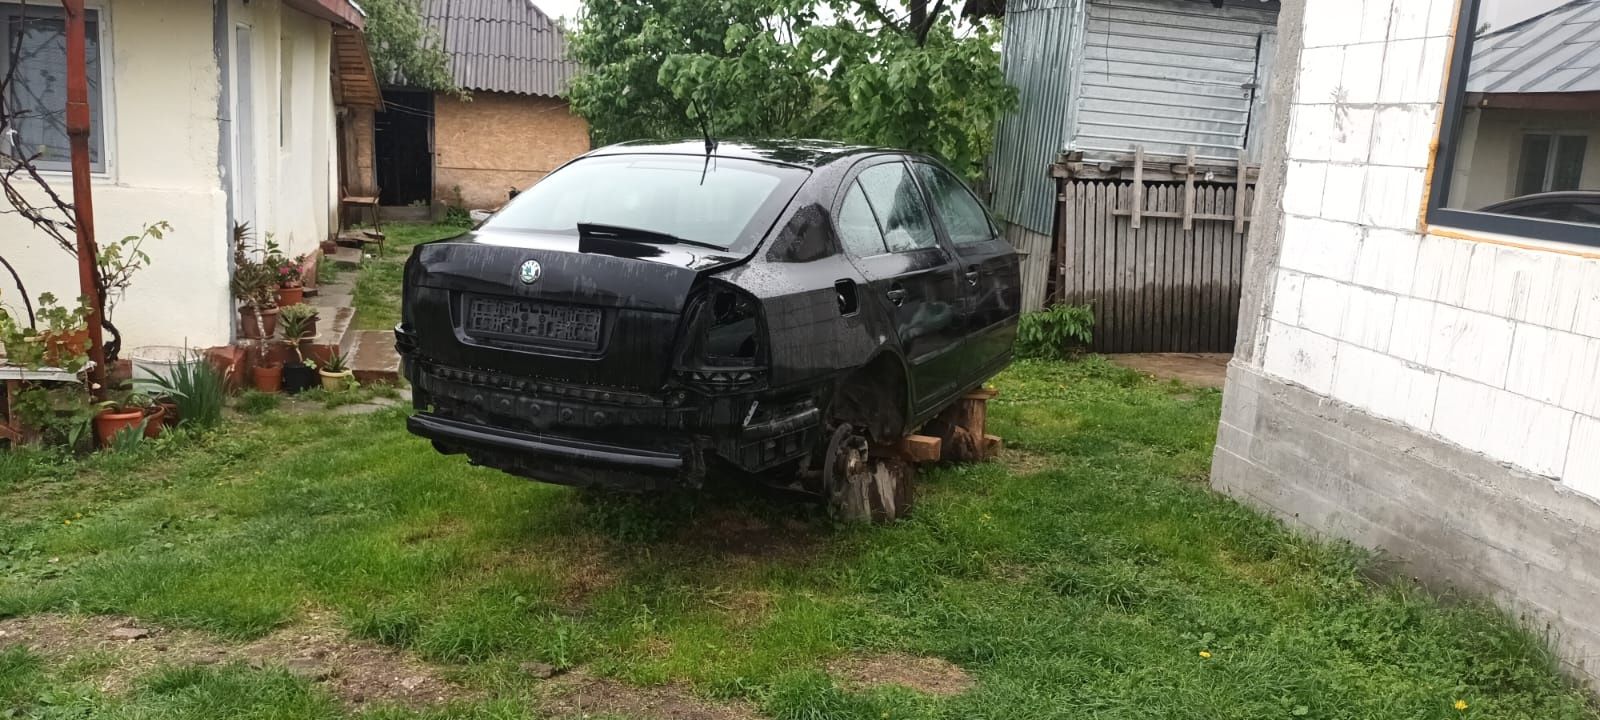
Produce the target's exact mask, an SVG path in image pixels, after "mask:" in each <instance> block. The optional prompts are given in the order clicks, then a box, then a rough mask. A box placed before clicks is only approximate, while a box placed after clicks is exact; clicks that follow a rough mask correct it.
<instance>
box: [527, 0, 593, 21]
mask: <svg viewBox="0 0 1600 720" xmlns="http://www.w3.org/2000/svg"><path fill="white" fill-rule="evenodd" d="M533 4H534V5H536V6H538V8H539V10H540V11H542V12H543V13H544V14H546V15H549V16H550V17H553V18H556V19H563V18H565V19H567V20H576V19H578V10H579V9H580V8H582V7H583V0H533Z"/></svg>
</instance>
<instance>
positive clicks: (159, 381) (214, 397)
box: [141, 357, 228, 430]
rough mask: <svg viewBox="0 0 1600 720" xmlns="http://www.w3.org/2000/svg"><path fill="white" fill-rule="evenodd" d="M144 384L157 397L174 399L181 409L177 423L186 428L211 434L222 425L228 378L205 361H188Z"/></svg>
mask: <svg viewBox="0 0 1600 720" xmlns="http://www.w3.org/2000/svg"><path fill="white" fill-rule="evenodd" d="M141 384H142V385H144V387H145V388H146V389H147V390H149V391H151V392H153V393H155V394H157V395H164V396H167V397H170V398H172V401H173V402H174V403H176V404H177V405H178V418H179V420H178V422H179V424H180V425H181V426H183V427H193V428H197V429H201V430H209V429H211V428H214V427H216V426H217V425H219V424H221V423H222V403H223V399H224V398H225V397H226V396H227V393H228V383H227V378H225V377H223V375H222V372H221V371H219V370H217V368H216V367H215V366H213V365H212V364H211V363H209V362H206V361H205V359H204V358H200V357H190V358H186V359H184V360H183V361H182V362H179V363H178V364H177V365H175V366H174V367H173V368H172V371H171V372H169V373H167V374H166V375H157V376H156V378H155V379H153V380H146V381H142V382H141Z"/></svg>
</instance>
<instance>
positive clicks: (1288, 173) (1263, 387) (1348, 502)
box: [1212, 0, 1600, 679]
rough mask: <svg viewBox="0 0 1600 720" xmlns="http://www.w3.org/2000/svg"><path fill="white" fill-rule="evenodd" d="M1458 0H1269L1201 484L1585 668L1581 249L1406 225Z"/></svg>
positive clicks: (1588, 354) (1598, 454) (1587, 305)
mask: <svg viewBox="0 0 1600 720" xmlns="http://www.w3.org/2000/svg"><path fill="white" fill-rule="evenodd" d="M1291 5H1297V6H1298V9H1299V10H1300V11H1301V12H1290V6H1291ZM1458 7H1459V6H1458V3H1457V0H1297V1H1296V2H1292V3H1285V18H1286V23H1285V25H1286V27H1285V28H1283V33H1284V35H1285V39H1286V40H1287V39H1290V38H1295V39H1298V40H1300V41H1301V42H1299V43H1298V45H1299V47H1300V49H1299V54H1298V63H1297V65H1298V69H1299V75H1298V82H1297V83H1296V87H1295V88H1294V90H1293V93H1292V95H1291V96H1288V97H1282V98H1279V100H1280V101H1281V102H1283V103H1284V106H1285V111H1286V112H1288V113H1289V126H1288V130H1287V141H1286V143H1285V147H1283V148H1280V151H1281V157H1280V161H1281V162H1282V163H1283V164H1282V167H1283V173H1284V182H1283V185H1282V187H1281V206H1280V207H1278V208H1276V209H1273V210H1270V211H1267V212H1274V213H1280V214H1279V215H1277V216H1276V217H1274V218H1272V220H1273V222H1263V223H1261V225H1262V226H1263V227H1266V228H1269V229H1270V228H1273V227H1276V228H1278V230H1277V232H1275V233H1272V232H1267V233H1263V234H1262V235H1261V236H1257V237H1255V238H1253V240H1252V251H1251V252H1252V253H1253V255H1255V256H1256V261H1257V262H1256V265H1255V267H1256V268H1258V269H1260V270H1259V272H1258V273H1257V275H1256V277H1255V278H1254V282H1255V283H1256V284H1257V286H1258V287H1259V288H1260V290H1259V296H1260V297H1261V298H1262V300H1261V301H1260V302H1258V303H1256V304H1255V305H1253V306H1252V305H1250V304H1249V303H1247V304H1246V307H1245V308H1244V310H1243V311H1242V318H1241V322H1243V323H1246V324H1253V325H1254V326H1255V327H1254V328H1252V329H1251V330H1250V331H1242V332H1241V337H1242V338H1243V340H1242V343H1245V346H1243V347H1241V348H1240V349H1239V352H1238V356H1237V357H1238V359H1236V361H1235V363H1234V365H1233V366H1232V367H1231V368H1230V372H1229V382H1228V387H1227V390H1226V392H1225V396H1224V410H1223V421H1222V426H1221V429H1220V430H1219V436H1218V445H1217V454H1216V460H1215V464H1214V466H1213V470H1212V482H1213V485H1214V486H1215V487H1217V488H1218V489H1220V490H1223V491H1225V492H1228V493H1230V494H1233V495H1235V496H1238V497H1240V498H1243V499H1245V500H1246V501H1248V502H1251V503H1252V504H1256V505H1259V506H1262V507H1265V508H1267V509H1270V510H1272V511H1274V512H1276V513H1277V514H1279V515H1280V516H1281V517H1284V518H1285V519H1287V520H1289V521H1291V522H1294V523H1297V524H1300V525H1303V526H1306V527H1309V528H1312V529H1314V530H1316V531H1318V532H1323V533H1329V534H1333V535H1338V536H1341V537H1345V538H1349V539H1351V540H1354V541H1356V542H1358V543H1361V544H1364V545H1368V546H1372V547H1378V548H1383V549H1385V550H1387V551H1389V553H1391V556H1392V557H1393V558H1394V559H1396V560H1398V561H1400V562H1401V563H1403V564H1405V566H1406V569H1407V571H1408V572H1410V573H1412V574H1414V575H1416V576H1420V577H1425V578H1429V579H1435V580H1440V581H1442V582H1446V583H1449V584H1454V585H1459V586H1465V587H1466V588H1468V589H1469V590H1472V591H1475V592H1482V593H1486V594H1489V595H1492V596H1494V597H1496V598H1498V599H1500V600H1502V601H1504V602H1505V603H1506V604H1508V605H1510V606H1513V607H1515V608H1518V609H1519V610H1521V611H1523V612H1524V613H1525V617H1526V618H1527V621H1528V622H1529V623H1530V624H1532V625H1535V626H1538V627H1540V628H1544V629H1548V630H1549V631H1550V637H1551V639H1552V641H1553V642H1554V643H1555V644H1556V646H1557V647H1558V649H1559V650H1560V651H1561V653H1562V655H1563V657H1564V659H1565V660H1566V662H1567V663H1568V667H1569V668H1570V669H1571V670H1572V671H1573V672H1574V673H1576V674H1579V675H1582V676H1586V677H1588V678H1590V679H1600V672H1597V671H1596V662H1597V661H1596V660H1595V659H1596V658H1600V609H1597V606H1596V605H1595V603H1594V602H1593V599H1594V597H1596V595H1597V594H1600V565H1597V564H1596V561H1595V559H1594V553H1588V552H1584V551H1583V550H1582V548H1585V547H1591V546H1592V545H1593V543H1594V542H1595V540H1596V537H1597V536H1600V502H1597V501H1596V498H1600V450H1597V448H1600V382H1597V380H1600V255H1597V254H1596V252H1595V251H1594V250H1593V248H1581V247H1576V246H1563V245H1559V244H1555V243H1549V242H1543V241H1539V240H1533V239H1527V238H1512V237H1497V236H1486V235H1484V234H1482V233H1462V232H1456V231H1452V230H1450V229H1448V228H1438V227H1430V226H1428V225H1427V224H1426V222H1425V220H1424V207H1425V202H1426V198H1427V196H1428V193H1429V191H1430V188H1429V184H1430V175H1431V172H1432V162H1433V148H1432V145H1433V143H1434V142H1435V137H1436V132H1437V125H1438V120H1439V115H1440V112H1441V110H1442V108H1443V96H1444V86H1445V80H1446V72H1447V65H1448V57H1447V56H1448V54H1449V53H1450V51H1451V49H1452V45H1453V40H1452V38H1451V35H1452V33H1453V32H1454V30H1455V20H1456V17H1457V13H1458ZM1291 24H1292V26H1290V25H1291ZM1481 131H1482V130H1481V129H1480V132H1481ZM1480 149H1481V148H1480ZM1480 159H1481V158H1480ZM1499 162H1500V165H1501V166H1504V165H1505V164H1506V163H1507V162H1509V161H1507V160H1505V159H1501V160H1500V161H1499ZM1480 169H1482V168H1480ZM1502 172H1503V171H1502ZM1501 177H1502V178H1503V177H1504V175H1501ZM1502 182H1503V181H1502ZM1500 190H1502V191H1503V190H1504V188H1500ZM1254 294H1256V293H1254V292H1252V291H1248V290H1247V293H1246V295H1247V297H1248V296H1250V295H1254Z"/></svg>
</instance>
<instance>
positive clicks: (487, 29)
mask: <svg viewBox="0 0 1600 720" xmlns="http://www.w3.org/2000/svg"><path fill="white" fill-rule="evenodd" d="M423 16H424V17H425V18H426V19H427V21H428V24H429V25H431V26H433V27H434V28H435V29H437V30H438V31H439V36H440V37H441V38H442V39H443V40H444V49H445V52H446V53H448V54H449V55H450V73H451V75H452V77H454V79H455V82H456V84H457V85H460V86H461V87H463V88H465V89H467V90H481V91H485V92H504V93H518V94H522V95H548V96H557V95H560V94H561V93H563V92H565V91H566V89H567V82H568V81H569V80H571V79H572V76H573V75H575V74H576V73H577V70H578V64H577V63H575V62H573V61H572V60H571V59H569V58H568V56H567V40H566V37H565V35H564V34H563V33H562V32H561V28H559V27H557V25H556V23H555V21H553V20H551V19H550V17H549V16H548V15H545V14H544V13H543V12H540V10H539V8H537V7H535V6H534V5H533V3H532V2H530V1H529V0H425V1H424V3H423Z"/></svg>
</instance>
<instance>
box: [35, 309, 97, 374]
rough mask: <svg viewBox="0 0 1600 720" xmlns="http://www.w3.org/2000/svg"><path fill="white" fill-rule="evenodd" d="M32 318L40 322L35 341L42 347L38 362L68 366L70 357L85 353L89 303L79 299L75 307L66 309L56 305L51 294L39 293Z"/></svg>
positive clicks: (86, 350) (87, 339)
mask: <svg viewBox="0 0 1600 720" xmlns="http://www.w3.org/2000/svg"><path fill="white" fill-rule="evenodd" d="M35 315H36V316H37V317H38V318H39V319H40V320H42V321H44V330H43V331H42V332H40V333H39V342H40V344H41V345H42V346H43V357H42V358H41V359H42V360H43V362H44V364H45V365H48V366H51V367H65V366H67V365H69V364H71V359H72V358H76V357H81V356H84V355H87V354H88V352H89V325H88V319H89V304H88V302H87V301H86V300H84V299H82V298H80V299H79V301H78V306H77V307H75V308H69V307H67V306H65V305H59V304H57V300H56V296H55V295H54V294H52V293H41V294H40V295H39V310H38V312H37V313H35Z"/></svg>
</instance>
